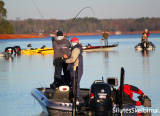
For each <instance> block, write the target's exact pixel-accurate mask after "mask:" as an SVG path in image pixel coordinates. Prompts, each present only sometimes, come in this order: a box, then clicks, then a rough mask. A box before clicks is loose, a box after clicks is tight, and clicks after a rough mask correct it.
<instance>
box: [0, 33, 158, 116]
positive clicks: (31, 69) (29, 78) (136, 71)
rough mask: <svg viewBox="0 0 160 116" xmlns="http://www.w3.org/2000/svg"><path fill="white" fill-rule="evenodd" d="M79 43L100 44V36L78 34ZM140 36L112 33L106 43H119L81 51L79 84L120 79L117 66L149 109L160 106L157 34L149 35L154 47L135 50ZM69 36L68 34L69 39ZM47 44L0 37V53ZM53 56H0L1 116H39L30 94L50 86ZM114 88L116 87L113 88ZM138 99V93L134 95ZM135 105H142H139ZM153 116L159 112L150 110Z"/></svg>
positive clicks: (47, 40) (47, 42)
mask: <svg viewBox="0 0 160 116" xmlns="http://www.w3.org/2000/svg"><path fill="white" fill-rule="evenodd" d="M78 38H79V39H80V43H82V44H83V45H86V44H87V43H90V44H91V45H100V44H99V41H100V39H101V36H78ZM140 38H141V35H140V34H136V35H111V36H110V38H109V44H112V43H115V42H119V46H118V47H117V48H114V49H113V50H111V51H108V52H104V51H101V52H84V53H83V58H84V74H83V76H82V80H81V83H80V86H81V87H82V88H90V85H91V84H92V83H93V81H94V80H100V79H101V78H102V76H103V77H104V79H105V80H106V78H107V77H117V78H118V79H119V81H120V69H121V67H124V69H125V84H131V85H134V86H137V87H138V88H140V89H141V90H142V91H143V92H144V93H145V94H147V95H148V96H149V97H150V98H151V100H152V102H151V103H152V107H151V108H152V109H158V110H159V108H160V106H159V105H160V93H159V89H160V71H159V70H160V61H159V59H160V58H159V57H160V34H151V36H150V38H149V41H152V42H153V43H154V44H155V46H156V49H155V50H153V51H144V52H142V51H135V49H134V46H135V45H136V44H138V43H139V42H140V40H141V39H140ZM69 39H71V37H70V38H69ZM29 43H31V44H32V47H35V48H37V47H41V46H42V45H46V46H47V47H51V46H52V43H51V38H50V37H48V38H39V39H14V40H0V52H3V51H4V49H5V47H9V46H11V47H12V46H15V45H19V46H20V47H21V48H22V49H25V48H27V47H26V46H27V44H29ZM53 75H54V66H53V55H52V54H48V55H42V54H33V55H23V54H22V55H20V56H14V55H13V59H5V58H3V57H0V116H38V115H40V114H41V112H42V108H41V106H40V105H39V103H38V102H37V101H34V98H33V97H32V96H31V94H30V93H31V91H32V89H34V88H37V87H42V86H43V87H49V85H50V83H52V82H53ZM116 88H117V87H116ZM133 99H134V100H137V101H138V99H137V94H134V97H133ZM137 108H143V107H142V106H140V107H137ZM152 115H153V116H155V115H157V116H158V115H160V114H158V113H153V114H152Z"/></svg>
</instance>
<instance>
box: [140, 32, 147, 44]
mask: <svg viewBox="0 0 160 116" xmlns="http://www.w3.org/2000/svg"><path fill="white" fill-rule="evenodd" d="M144 41H146V42H148V37H147V34H146V33H144V34H143V35H142V40H141V43H143V42H144Z"/></svg>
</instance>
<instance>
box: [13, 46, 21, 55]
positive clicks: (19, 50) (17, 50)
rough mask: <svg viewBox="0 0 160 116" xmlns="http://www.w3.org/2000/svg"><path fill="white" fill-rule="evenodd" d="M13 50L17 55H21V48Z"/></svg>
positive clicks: (17, 47) (15, 47) (16, 47)
mask: <svg viewBox="0 0 160 116" xmlns="http://www.w3.org/2000/svg"><path fill="white" fill-rule="evenodd" d="M13 50H14V53H15V54H21V48H20V46H14V47H13Z"/></svg>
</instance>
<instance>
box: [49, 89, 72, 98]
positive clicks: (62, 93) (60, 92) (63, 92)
mask: <svg viewBox="0 0 160 116" xmlns="http://www.w3.org/2000/svg"><path fill="white" fill-rule="evenodd" d="M69 96H70V88H69V86H60V87H59V89H57V90H55V92H54V93H53V96H52V99H69Z"/></svg>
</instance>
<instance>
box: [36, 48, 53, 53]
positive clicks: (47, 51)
mask: <svg viewBox="0 0 160 116" xmlns="http://www.w3.org/2000/svg"><path fill="white" fill-rule="evenodd" d="M38 53H41V54H53V53H54V50H53V48H52V49H44V50H39V51H38Z"/></svg>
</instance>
